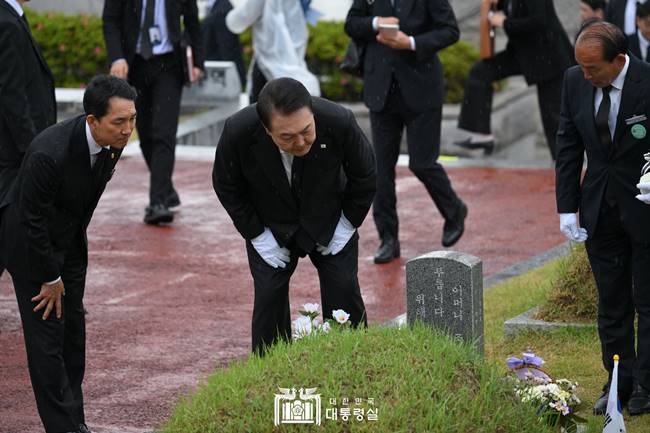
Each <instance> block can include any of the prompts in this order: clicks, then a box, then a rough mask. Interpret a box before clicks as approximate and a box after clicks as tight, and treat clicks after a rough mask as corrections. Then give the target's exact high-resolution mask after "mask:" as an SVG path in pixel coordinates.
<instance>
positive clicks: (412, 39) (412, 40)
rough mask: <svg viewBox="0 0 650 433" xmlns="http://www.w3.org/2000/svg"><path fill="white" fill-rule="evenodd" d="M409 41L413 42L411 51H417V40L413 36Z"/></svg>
mask: <svg viewBox="0 0 650 433" xmlns="http://www.w3.org/2000/svg"><path fill="white" fill-rule="evenodd" d="M409 40H410V41H411V50H413V51H415V38H414V37H413V36H409Z"/></svg>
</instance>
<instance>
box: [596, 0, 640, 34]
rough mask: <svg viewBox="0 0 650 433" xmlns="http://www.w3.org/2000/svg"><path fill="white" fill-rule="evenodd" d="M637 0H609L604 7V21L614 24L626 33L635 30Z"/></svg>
mask: <svg viewBox="0 0 650 433" xmlns="http://www.w3.org/2000/svg"><path fill="white" fill-rule="evenodd" d="M637 3H643V1H639V0H610V1H609V2H608V3H607V7H606V8H605V21H609V22H610V23H612V24H614V25H616V26H617V27H618V28H619V29H621V30H623V32H624V33H625V34H626V35H628V36H629V35H633V34H634V33H635V32H636V24H635V17H636V5H637Z"/></svg>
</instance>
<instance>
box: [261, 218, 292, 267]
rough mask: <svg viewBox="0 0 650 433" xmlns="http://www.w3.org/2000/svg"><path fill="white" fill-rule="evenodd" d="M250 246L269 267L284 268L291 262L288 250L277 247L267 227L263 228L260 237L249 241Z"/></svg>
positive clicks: (276, 242)
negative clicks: (251, 245)
mask: <svg viewBox="0 0 650 433" xmlns="http://www.w3.org/2000/svg"><path fill="white" fill-rule="evenodd" d="M251 244H253V248H255V250H256V251H257V253H258V254H259V255H260V257H262V259H264V261H265V262H266V263H268V264H269V266H272V267H274V268H278V267H280V268H285V267H286V266H287V263H289V261H290V260H291V258H290V255H291V253H290V252H289V250H288V249H286V248H284V247H281V246H280V245H278V241H276V240H275V237H274V236H273V233H272V232H271V230H269V228H268V227H264V231H263V232H262V234H261V235H259V236H257V237H256V238H255V239H251Z"/></svg>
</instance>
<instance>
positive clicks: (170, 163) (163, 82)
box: [129, 53, 183, 205]
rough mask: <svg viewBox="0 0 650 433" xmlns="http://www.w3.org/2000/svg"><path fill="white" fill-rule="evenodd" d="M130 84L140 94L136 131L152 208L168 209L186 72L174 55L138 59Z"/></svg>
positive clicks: (135, 60) (172, 188)
mask: <svg viewBox="0 0 650 433" xmlns="http://www.w3.org/2000/svg"><path fill="white" fill-rule="evenodd" d="M129 81H130V82H131V84H133V86H134V87H135V88H136V90H137V91H138V98H137V100H136V109H137V110H138V121H137V122H136V128H137V130H138V136H139V138H140V148H141V149H142V155H143V156H144V160H145V161H146V162H147V167H148V168H149V173H150V186H149V203H150V205H157V204H162V205H166V203H167V199H168V198H169V197H170V196H171V195H173V194H174V193H175V190H174V185H173V183H172V173H173V172H174V160H175V149H176V131H177V129H178V116H179V113H180V104H181V93H182V90H183V69H182V65H181V63H180V61H179V60H178V58H177V57H176V55H175V54H174V53H168V54H162V55H159V56H154V57H152V58H151V59H149V60H144V59H143V58H142V57H140V56H139V55H136V56H135V58H134V60H133V65H132V66H131V70H130V71H129Z"/></svg>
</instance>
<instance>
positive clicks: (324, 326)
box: [320, 322, 332, 333]
mask: <svg viewBox="0 0 650 433" xmlns="http://www.w3.org/2000/svg"><path fill="white" fill-rule="evenodd" d="M331 329H332V327H331V326H330V324H329V322H325V323H323V324H322V325H321V327H320V330H321V331H323V332H325V333H328V332H330V330H331Z"/></svg>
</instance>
